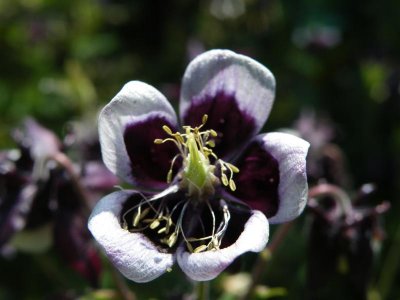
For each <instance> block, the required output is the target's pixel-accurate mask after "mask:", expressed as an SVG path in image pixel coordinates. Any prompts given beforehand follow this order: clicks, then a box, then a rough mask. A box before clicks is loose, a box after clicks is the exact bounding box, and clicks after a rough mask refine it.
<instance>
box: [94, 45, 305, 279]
mask: <svg viewBox="0 0 400 300" xmlns="http://www.w3.org/2000/svg"><path fill="white" fill-rule="evenodd" d="M274 94H275V79H274V77H273V75H272V74H271V72H270V71H269V70H268V69H267V68H265V67H264V66H263V65H261V64H259V63H258V62H256V61H254V60H252V59H250V58H249V57H246V56H243V55H239V54H236V53H234V52H231V51H228V50H212V51H208V52H206V53H204V54H201V55H199V56H198V57H197V58H195V59H194V60H193V61H192V62H191V63H190V64H189V66H188V68H187V70H186V72H185V74H184V77H183V82H182V90H181V97H180V113H179V116H180V119H179V120H178V118H177V116H176V114H175V111H174V109H173V108H172V106H171V104H170V103H169V102H168V101H167V100H166V99H165V97H164V96H163V95H162V94H161V93H160V92H158V91H157V90H156V89H155V88H153V87H152V86H150V85H147V84H145V83H143V82H139V81H132V82H129V83H127V84H126V85H125V86H124V87H123V88H122V90H121V91H120V92H119V93H118V94H117V95H116V96H115V97H114V98H113V99H112V100H111V102H110V103H109V104H108V105H107V106H106V107H105V108H104V109H103V111H102V112H101V114H100V117H99V133H100V142H101V147H102V154H103V160H104V162H105V164H106V165H107V167H108V168H109V169H110V170H111V171H112V172H114V173H115V174H117V175H118V176H120V177H121V178H122V179H124V180H125V181H127V182H129V183H131V184H132V185H133V186H134V188H135V190H121V191H117V192H114V193H112V194H110V195H108V196H106V197H105V198H103V199H102V200H101V201H100V202H99V203H98V204H97V206H96V207H95V208H94V210H93V212H92V215H91V217H90V219H89V229H90V231H91V232H92V234H93V235H94V237H95V238H96V240H97V241H98V242H99V244H100V245H101V247H102V248H103V250H104V252H105V253H106V254H107V256H108V257H109V259H110V260H111V261H112V262H113V263H114V265H115V266H116V267H117V268H118V269H119V270H120V271H121V272H122V273H123V274H124V275H125V276H126V277H127V278H129V279H131V280H133V281H136V282H147V281H150V280H153V279H155V278H156V277H158V276H160V275H161V274H163V273H164V272H166V271H168V270H170V268H171V267H172V265H173V264H174V262H175V261H177V263H178V264H179V266H180V267H181V269H182V270H183V271H184V272H185V273H186V274H187V275H188V276H189V277H190V278H192V279H193V280H199V281H201V280H210V279H213V278H215V277H216V276H217V275H218V274H219V273H220V272H221V271H223V270H224V269H225V268H226V267H227V266H228V265H229V264H230V263H231V262H232V261H233V260H234V259H235V258H236V257H238V256H239V255H241V254H243V253H244V252H247V251H253V252H258V251H261V250H262V249H263V248H264V247H265V246H266V243H267V241H268V235H269V223H280V222H285V221H289V220H292V219H293V218H295V217H297V216H298V215H299V214H300V213H301V211H302V210H303V208H304V206H305V203H306V199H307V179H306V171H305V170H306V168H305V157H306V154H307V149H308V146H309V144H308V143H307V142H306V141H304V140H302V139H300V138H297V137H295V136H292V135H289V134H284V133H268V134H259V135H257V133H258V132H259V131H260V129H261V128H262V126H263V125H264V123H265V121H266V119H267V118H268V115H269V113H270V110H271V108H272V104H273V100H274ZM179 124H182V125H183V126H182V127H180V126H179Z"/></svg>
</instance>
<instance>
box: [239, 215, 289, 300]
mask: <svg viewBox="0 0 400 300" xmlns="http://www.w3.org/2000/svg"><path fill="white" fill-rule="evenodd" d="M292 225H293V222H288V223H285V224H283V225H281V226H280V227H279V228H278V230H277V231H276V233H275V234H274V238H273V239H272V241H271V243H270V244H269V246H268V247H267V248H265V249H264V250H263V251H261V252H260V254H259V255H258V258H257V261H256V263H255V265H254V268H253V271H252V273H251V284H250V286H249V289H248V290H247V293H246V294H245V295H244V296H243V297H242V298H241V299H242V300H249V299H252V296H253V293H254V290H255V288H256V287H257V285H258V284H259V282H260V280H261V275H262V274H263V272H264V270H265V268H266V265H267V263H268V261H269V260H270V258H271V255H272V254H273V253H274V252H275V251H276V249H277V248H278V247H279V245H280V244H281V243H282V242H283V240H284V239H285V237H286V235H287V234H288V232H289V230H290V228H291V227H292Z"/></svg>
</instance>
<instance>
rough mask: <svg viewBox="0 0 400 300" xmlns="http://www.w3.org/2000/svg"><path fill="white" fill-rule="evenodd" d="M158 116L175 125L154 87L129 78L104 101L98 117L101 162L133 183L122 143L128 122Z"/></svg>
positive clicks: (162, 97) (171, 115) (171, 113)
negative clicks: (112, 96)
mask: <svg viewBox="0 0 400 300" xmlns="http://www.w3.org/2000/svg"><path fill="white" fill-rule="evenodd" d="M150 116H151V117H154V116H158V117H162V118H165V119H166V120H168V122H169V124H172V125H176V124H177V118H176V114H175V111H174V109H173V108H172V106H171V104H170V103H169V102H168V101H167V99H166V98H165V97H164V96H163V95H162V94H161V93H160V92H159V91H158V90H156V89H155V88H154V87H152V86H150V85H148V84H146V83H143V82H140V81H130V82H128V83H127V84H125V86H124V87H123V88H122V90H121V91H120V92H119V93H118V94H117V95H116V96H115V97H114V98H113V99H112V100H111V102H110V103H109V104H107V105H106V106H105V107H104V108H103V110H102V111H101V113H100V116H99V136H100V144H101V151H102V154H103V161H104V163H105V165H106V166H107V167H108V168H109V169H110V170H111V172H113V173H114V174H116V175H118V176H120V177H121V178H123V179H124V180H126V181H127V182H130V183H133V184H135V178H133V177H132V175H131V165H130V159H129V156H128V153H127V150H126V147H125V143H124V136H123V135H124V131H125V128H126V126H127V125H128V124H132V123H137V122H141V121H145V120H146V119H147V118H149V117H150Z"/></svg>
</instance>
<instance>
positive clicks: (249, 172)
mask: <svg viewBox="0 0 400 300" xmlns="http://www.w3.org/2000/svg"><path fill="white" fill-rule="evenodd" d="M236 166H237V167H238V168H239V170H240V172H239V173H238V174H237V175H235V177H234V180H235V183H236V187H237V189H236V191H235V192H233V195H234V196H235V197H236V198H238V199H240V200H241V201H243V202H245V203H246V204H248V205H249V206H250V207H251V208H252V209H255V210H260V211H262V212H263V213H264V214H265V215H266V216H267V217H271V216H274V215H275V214H276V213H277V211H278V208H279V192H278V186H279V181H280V177H279V165H278V161H277V160H276V159H275V158H274V157H273V156H272V155H271V154H270V153H268V152H267V151H265V149H264V148H263V146H262V144H261V143H260V142H259V141H257V140H255V141H253V142H252V143H251V144H250V145H249V146H248V147H247V148H246V150H245V151H244V153H243V154H242V155H241V157H240V158H239V159H238V161H237V162H236Z"/></svg>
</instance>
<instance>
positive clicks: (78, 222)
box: [54, 210, 101, 287]
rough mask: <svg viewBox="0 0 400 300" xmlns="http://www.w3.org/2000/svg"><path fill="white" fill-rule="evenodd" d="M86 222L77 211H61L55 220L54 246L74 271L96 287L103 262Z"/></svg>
mask: <svg viewBox="0 0 400 300" xmlns="http://www.w3.org/2000/svg"><path fill="white" fill-rule="evenodd" d="M86 221H87V220H86V219H85V218H83V217H82V215H80V214H79V212H77V211H73V210H59V211H58V213H57V215H56V218H55V227H54V246H55V248H56V250H57V252H58V254H59V255H60V256H61V258H62V259H63V260H64V261H65V262H66V263H67V264H68V265H69V266H70V267H71V268H72V269H74V270H75V271H76V272H78V273H79V274H81V275H82V276H83V277H84V278H86V279H87V280H88V282H89V283H90V284H91V285H92V286H93V287H96V286H98V280H99V277H100V272H101V261H100V258H99V256H98V254H97V252H96V251H95V249H94V247H93V245H92V242H91V238H90V234H89V231H88V229H87V227H86Z"/></svg>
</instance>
